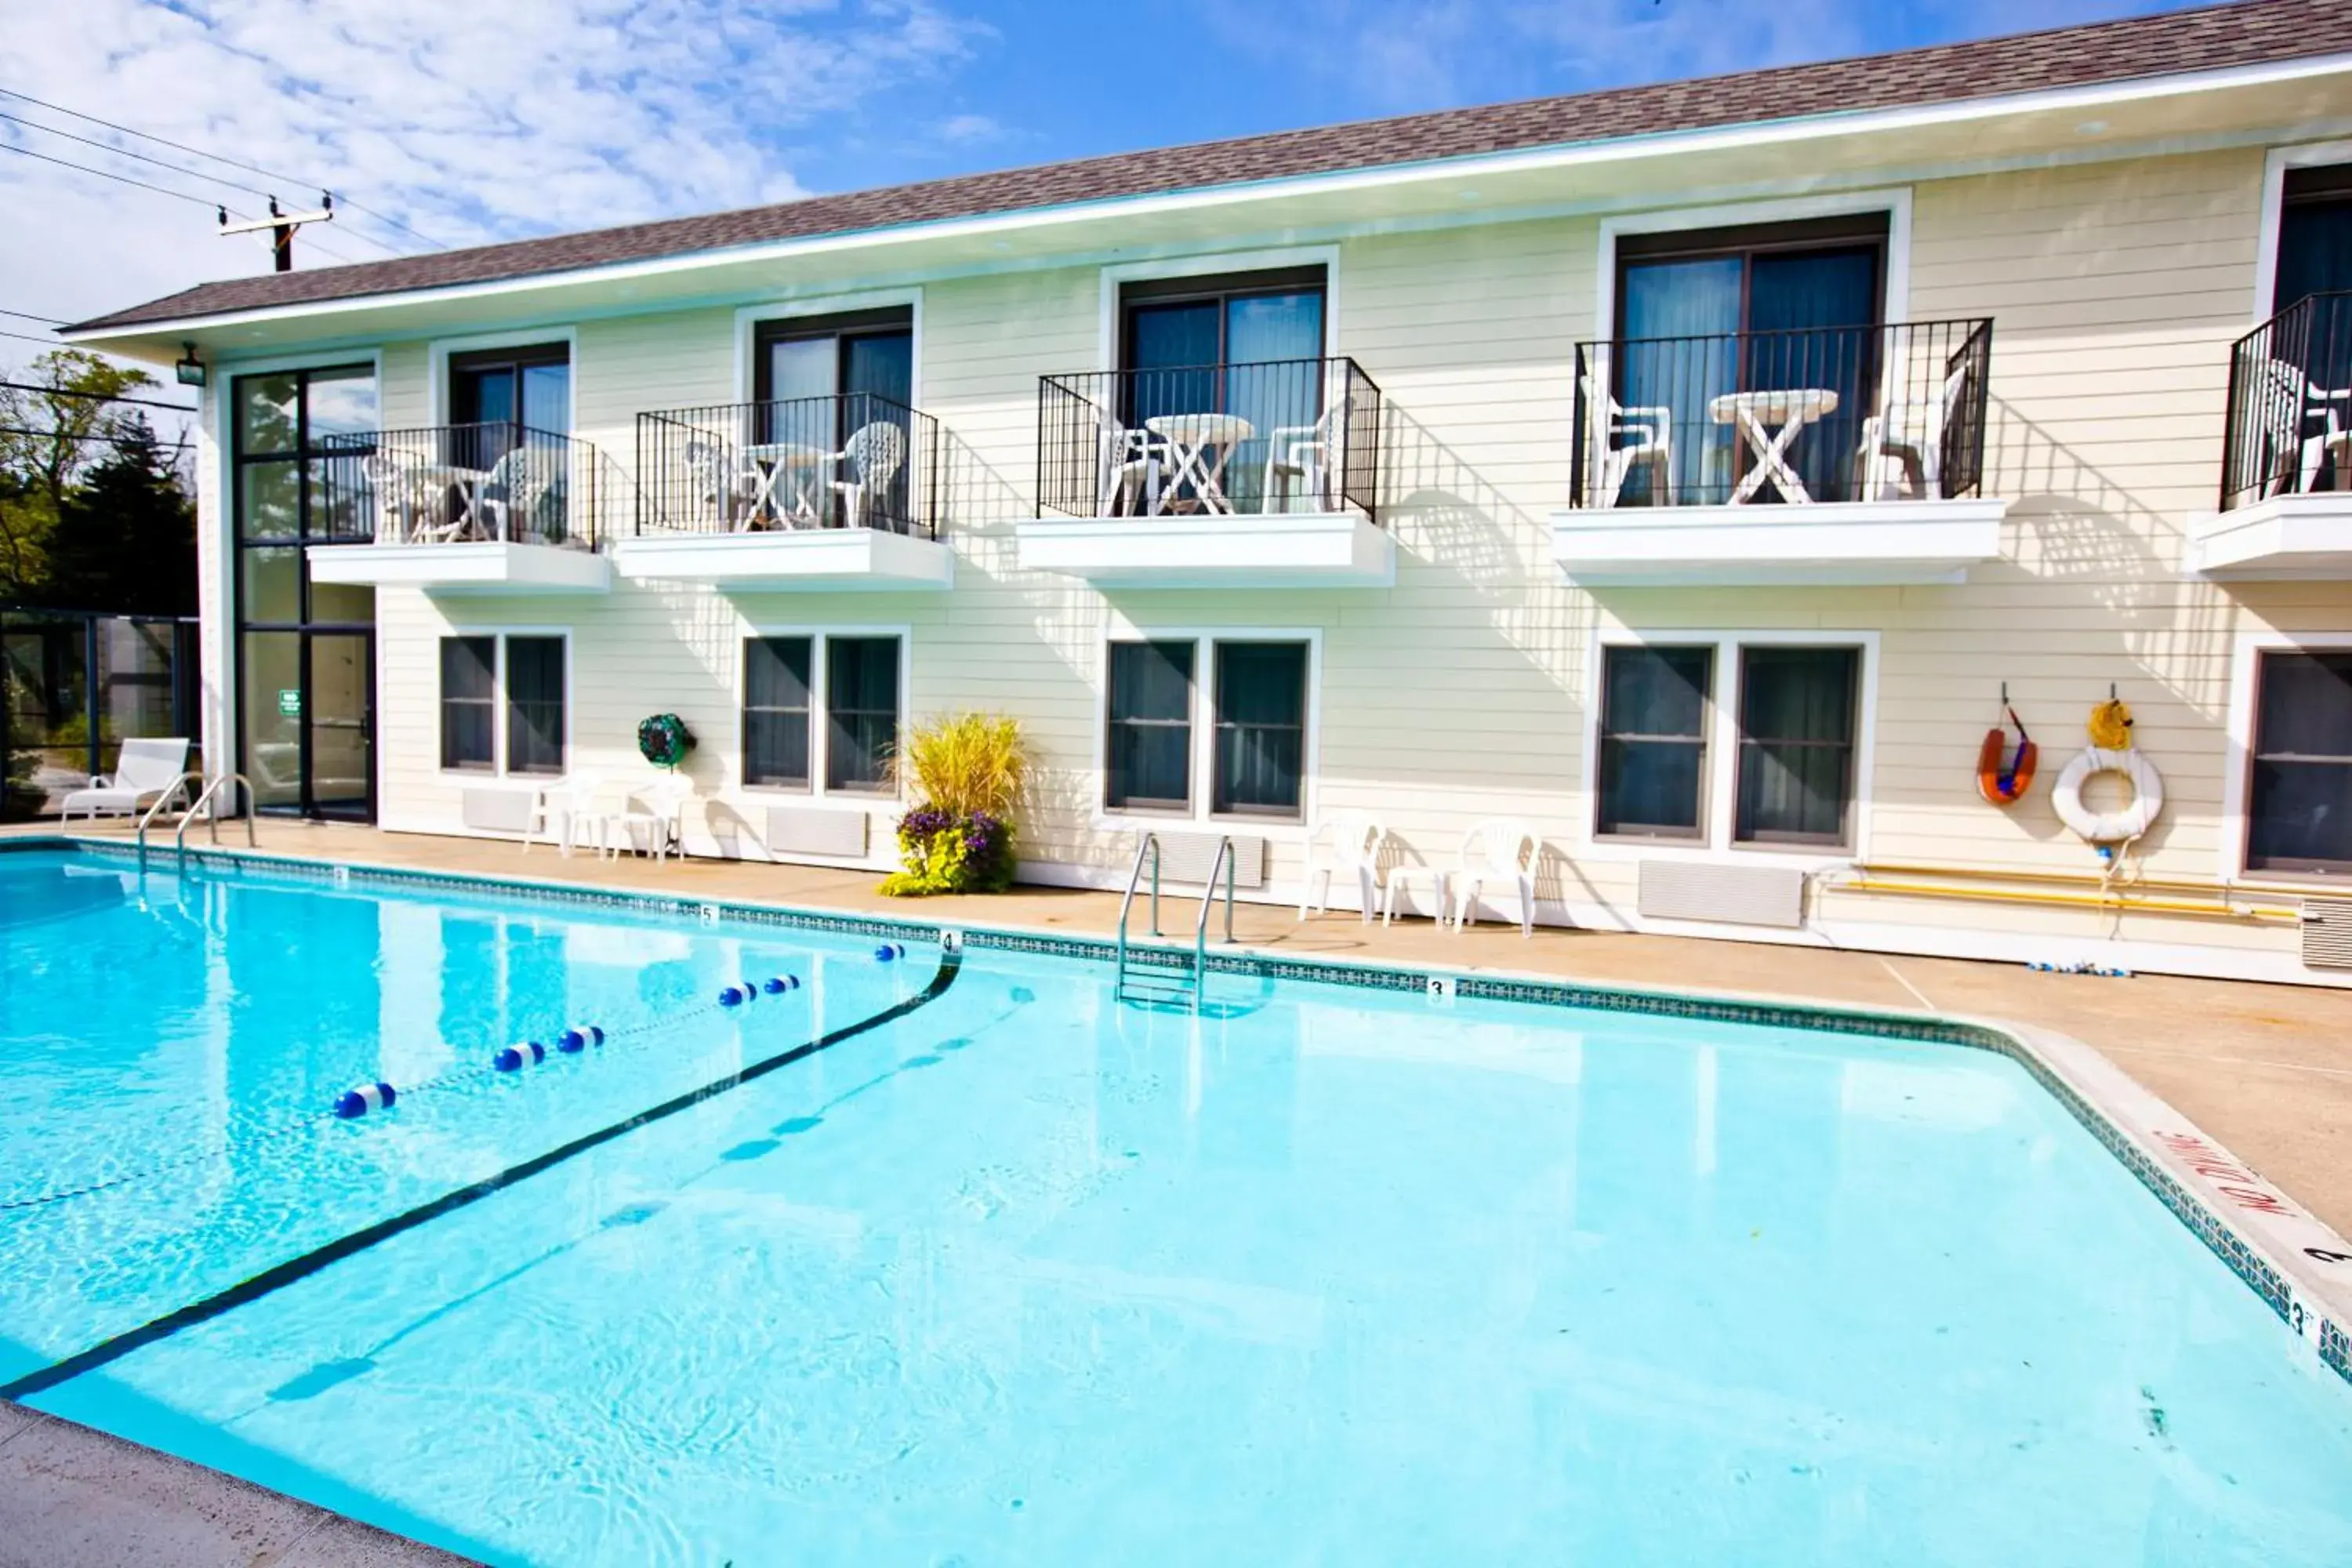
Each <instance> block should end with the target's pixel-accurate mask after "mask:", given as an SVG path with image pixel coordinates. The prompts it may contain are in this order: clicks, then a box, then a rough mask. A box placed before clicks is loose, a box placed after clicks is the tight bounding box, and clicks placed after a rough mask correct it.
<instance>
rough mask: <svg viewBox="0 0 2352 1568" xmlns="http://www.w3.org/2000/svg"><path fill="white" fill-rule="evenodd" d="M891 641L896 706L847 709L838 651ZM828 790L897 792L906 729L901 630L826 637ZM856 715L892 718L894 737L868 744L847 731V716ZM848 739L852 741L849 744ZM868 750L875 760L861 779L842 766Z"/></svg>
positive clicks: (840, 792) (839, 792)
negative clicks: (896, 767) (897, 760)
mask: <svg viewBox="0 0 2352 1568" xmlns="http://www.w3.org/2000/svg"><path fill="white" fill-rule="evenodd" d="M877 643H887V644H888V645H890V658H889V661H888V668H889V671H890V696H891V705H890V707H889V708H888V709H887V710H884V709H881V708H873V707H860V708H845V707H843V706H842V705H841V703H840V701H839V700H838V691H839V688H840V685H841V681H840V679H839V677H840V673H841V666H840V665H839V663H837V662H836V660H837V658H838V655H839V652H840V650H841V649H842V648H844V647H854V646H863V645H871V644H877ZM822 657H823V658H824V792H825V793H826V794H827V795H896V794H898V779H897V776H896V774H895V773H894V771H893V769H892V767H891V759H892V758H893V756H894V755H895V754H896V752H897V751H898V738H899V736H900V735H901V734H903V733H904V732H905V730H906V722H907V664H906V659H907V638H906V635H905V634H904V633H901V632H851V633H845V634H838V635H836V634H835V633H831V632H828V633H826V634H825V636H824V653H823V656H822ZM845 715H846V716H855V717H856V718H857V719H860V720H862V721H869V722H870V721H872V720H874V719H876V718H879V717H886V716H887V719H888V721H889V738H888V740H887V742H884V743H883V744H882V745H881V746H879V747H878V748H871V749H869V748H867V747H866V743H865V740H864V738H863V737H855V738H853V737H850V736H848V735H846V734H845V731H844V727H843V723H842V721H843V719H844V717H845ZM845 742H848V743H847V745H845ZM852 751H856V752H867V753H868V756H869V759H870V776H869V777H866V778H861V779H858V780H854V781H853V780H852V779H850V778H849V776H848V774H847V772H846V771H845V768H844V766H843V765H842V764H843V763H844V762H845V760H846V759H845V752H852Z"/></svg>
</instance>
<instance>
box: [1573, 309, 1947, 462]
mask: <svg viewBox="0 0 2352 1568" xmlns="http://www.w3.org/2000/svg"><path fill="white" fill-rule="evenodd" d="M1991 361H1992V323H1991V322H1990V321H1910V322H1900V323H1895V324H1892V325H1887V326H1875V327H1810V328H1802V329H1796V330H1791V331H1763V332H1726V333H1720V334H1717V335H1713V336H1706V337H1686V338H1633V339H1626V340H1621V341H1619V342H1585V343H1579V344H1577V346H1576V426H1575V437H1576V445H1575V450H1574V456H1573V458H1572V461H1571V465H1570V489H1571V503H1572V504H1573V505H1576V506H1580V507H1618V506H1722V505H1726V504H1739V503H1756V502H1764V503H1802V502H1808V501H1852V500H1947V499H1950V498H1953V497H1958V496H1967V495H1974V494H1977V493H1979V488H1980V487H1981V485H1982V483H1983V480H1984V447H1985V407H1986V402H1985V395H1986V390H1987V380H1988V374H1989V373H1990V369H1991Z"/></svg>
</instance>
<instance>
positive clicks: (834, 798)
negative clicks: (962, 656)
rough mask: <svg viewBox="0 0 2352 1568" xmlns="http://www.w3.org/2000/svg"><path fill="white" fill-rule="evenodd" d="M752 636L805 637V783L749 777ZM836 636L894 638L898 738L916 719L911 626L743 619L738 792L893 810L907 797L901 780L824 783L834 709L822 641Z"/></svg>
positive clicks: (738, 661) (738, 662)
mask: <svg viewBox="0 0 2352 1568" xmlns="http://www.w3.org/2000/svg"><path fill="white" fill-rule="evenodd" d="M753 637H806V638H808V639H809V781H808V783H807V784H805V785H803V786H799V787H795V786H793V785H792V784H752V783H751V782H750V781H749V778H748V776H747V775H748V774H749V773H750V772H751V770H750V768H749V767H748V766H747V765H746V763H745V759H746V758H747V757H748V756H749V755H750V751H749V748H748V747H747V745H746V743H745V742H746V739H747V737H746V736H745V734H744V732H743V729H744V727H743V701H744V699H745V698H746V697H748V696H750V695H751V665H750V661H749V660H748V659H746V658H744V656H743V645H744V644H745V643H747V642H750V641H751V639H752V638H753ZM835 637H897V638H898V734H899V737H900V738H901V739H902V740H903V739H904V738H905V736H906V733H907V731H908V727H909V726H910V725H911V724H912V723H913V721H914V720H913V714H914V701H913V691H914V674H915V633H914V628H913V627H912V626H906V625H899V626H808V625H798V624H788V623H779V624H773V625H771V624H765V623H761V624H751V623H746V624H744V625H742V626H740V628H739V629H738V634H737V637H736V639H735V696H734V700H735V721H734V737H735V756H734V769H735V772H734V787H735V789H736V790H737V791H738V792H739V793H740V794H743V795H749V796H751V797H752V798H753V799H756V800H764V801H775V802H785V801H795V800H806V801H829V802H832V803H834V804H835V805H869V806H880V807H887V808H894V809H895V808H896V807H897V806H898V805H899V804H900V802H902V801H903V800H904V799H905V798H906V793H907V792H906V786H905V785H903V784H900V785H898V786H897V787H895V788H892V789H887V790H872V789H831V788H828V787H827V786H826V784H825V782H824V775H825V746H826V744H827V741H826V727H827V724H828V723H829V721H830V720H831V717H832V713H833V680H832V675H831V672H830V670H829V668H827V666H826V663H825V644H826V643H828V642H830V641H831V640H832V639H833V638H835Z"/></svg>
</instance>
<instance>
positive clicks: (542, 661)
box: [507, 637, 563, 773]
mask: <svg viewBox="0 0 2352 1568" xmlns="http://www.w3.org/2000/svg"><path fill="white" fill-rule="evenodd" d="M507 772H509V773H562V772H563V639H562V637H509V638H507Z"/></svg>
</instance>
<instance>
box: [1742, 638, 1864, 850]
mask: <svg viewBox="0 0 2352 1568" xmlns="http://www.w3.org/2000/svg"><path fill="white" fill-rule="evenodd" d="M1803 653H1816V654H1836V655H1839V656H1842V657H1843V658H1845V659H1846V660H1847V661H1848V663H1847V670H1846V680H1847V685H1846V735H1845V739H1844V740H1843V741H1826V740H1815V739H1812V738H1810V737H1787V736H1765V737H1759V736H1757V735H1755V734H1752V733H1751V732H1750V731H1749V728H1748V702H1749V698H1750V695H1751V692H1752V690H1753V687H1752V685H1751V681H1752V679H1753V675H1754V667H1753V664H1752V662H1751V661H1752V659H1753V658H1754V656H1756V655H1758V654H1766V655H1787V654H1803ZM1737 657H1738V670H1737V675H1736V685H1735V688H1734V689H1735V692H1736V694H1737V700H1738V706H1737V708H1736V709H1735V710H1733V713H1732V731H1733V735H1734V747H1735V750H1734V753H1733V757H1732V773H1731V847H1732V848H1734V849H1742V850H1756V849H1762V850H1788V849H1850V848H1852V847H1853V837H1854V833H1853V828H1854V807H1855V805H1857V803H1858V798H1859V794H1860V792H1859V789H1858V787H1857V783H1858V781H1859V779H1860V777H1861V773H1862V740H1863V726H1864V712H1863V696H1864V690H1865V689H1866V686H1867V682H1866V679H1865V676H1864V663H1865V660H1866V658H1867V657H1868V656H1867V650H1866V649H1864V647H1862V645H1860V644H1858V643H1850V642H1835V641H1821V642H1813V641H1806V642H1753V643H1750V642H1743V643H1740V644H1739V645H1738V656H1737ZM1772 746H1793V747H1801V748H1805V749H1811V750H1827V749H1834V750H1841V751H1843V752H1844V753H1845V765H1844V770H1843V777H1842V778H1841V780H1840V784H1839V791H1838V828H1837V831H1836V832H1835V833H1834V834H1825V833H1805V832H1799V831H1794V830H1790V829H1773V830H1770V831H1756V830H1751V829H1750V828H1749V827H1748V818H1747V813H1748V767H1749V765H1750V760H1751V759H1752V758H1755V757H1758V756H1759V755H1760V754H1761V753H1762V752H1764V750H1765V748H1767V747H1772Z"/></svg>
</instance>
